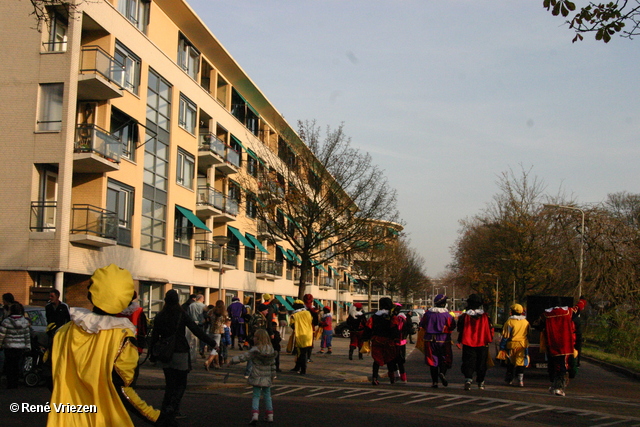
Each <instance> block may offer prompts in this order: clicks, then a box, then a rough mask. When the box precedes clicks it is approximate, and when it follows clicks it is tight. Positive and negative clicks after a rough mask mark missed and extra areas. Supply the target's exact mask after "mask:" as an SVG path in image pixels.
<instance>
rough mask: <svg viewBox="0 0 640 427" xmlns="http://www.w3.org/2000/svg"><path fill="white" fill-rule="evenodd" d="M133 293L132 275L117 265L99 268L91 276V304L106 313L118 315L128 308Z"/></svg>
mask: <svg viewBox="0 0 640 427" xmlns="http://www.w3.org/2000/svg"><path fill="white" fill-rule="evenodd" d="M133 292H134V289H133V278H132V277H131V273H129V271H128V270H125V269H124V268H120V267H118V266H117V265H115V264H109V265H108V266H107V267H102V268H99V269H97V270H96V271H95V272H94V273H93V276H91V285H89V293H90V294H91V302H92V303H93V305H95V306H96V307H98V308H99V309H100V310H102V311H104V312H105V313H109V314H118V313H120V312H121V311H122V310H124V309H125V308H127V307H128V306H129V303H131V299H132V298H133Z"/></svg>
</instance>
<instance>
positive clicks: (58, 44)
mask: <svg viewBox="0 0 640 427" xmlns="http://www.w3.org/2000/svg"><path fill="white" fill-rule="evenodd" d="M49 19H50V21H49V33H48V35H47V41H46V42H45V43H43V45H44V47H45V50H46V51H47V52H66V51H67V31H68V25H67V22H66V20H65V19H63V18H62V17H61V16H60V15H58V14H56V13H55V12H52V13H50V14H49Z"/></svg>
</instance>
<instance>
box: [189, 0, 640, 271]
mask: <svg viewBox="0 0 640 427" xmlns="http://www.w3.org/2000/svg"><path fill="white" fill-rule="evenodd" d="M187 1H188V3H189V5H190V6H191V7H192V8H193V9H194V10H195V12H196V13H197V14H198V15H199V16H200V18H201V19H202V20H203V22H204V23H205V24H206V25H207V26H208V27H209V29H210V30H211V31H212V33H213V34H214V35H215V36H216V38H217V39H218V40H219V41H220V42H221V43H222V45H223V46H224V47H225V48H226V49H227V50H228V51H229V52H230V54H231V55H232V56H233V58H234V59H235V60H236V61H237V62H238V64H239V65H240V66H241V67H242V68H243V69H244V70H245V72H246V73H247V74H248V75H249V77H250V78H251V79H252V81H253V82H254V83H255V84H256V85H257V86H258V87H259V88H260V90H261V91H262V92H263V93H264V94H265V96H266V97H267V98H268V99H269V100H270V102H271V103H272V105H274V106H275V108H276V109H277V110H278V111H280V113H282V114H283V115H284V117H285V118H286V119H287V121H288V122H289V123H290V124H291V125H292V126H293V127H296V122H297V121H298V120H316V121H317V123H318V124H319V125H321V126H322V127H325V126H327V125H328V126H330V127H332V128H335V127H337V126H339V125H340V124H341V123H344V126H345V127H344V131H345V133H346V134H347V135H348V136H350V137H351V139H352V144H353V145H354V146H355V147H357V148H359V149H360V150H362V151H366V152H369V153H370V154H371V155H372V157H373V160H374V162H375V163H376V164H377V165H378V166H380V167H381V168H382V169H383V170H384V171H385V175H386V177H387V178H388V180H389V183H390V184H391V186H393V187H394V188H395V189H396V190H397V192H398V208H399V210H400V215H401V217H402V219H403V221H404V223H405V232H406V233H407V235H408V237H409V239H410V240H411V243H410V245H411V247H413V248H414V249H415V250H416V251H417V253H418V254H419V255H421V256H422V257H423V258H424V260H425V264H424V265H425V272H426V274H427V275H429V276H431V277H438V276H439V275H440V274H442V273H444V272H445V271H446V267H447V265H448V264H449V263H451V261H452V256H451V248H452V246H453V245H454V244H455V242H456V239H457V238H458V233H459V231H460V223H459V221H460V220H462V219H465V218H470V217H472V216H474V215H477V214H480V213H481V212H482V211H483V209H485V208H486V207H487V205H488V204H489V203H490V202H491V201H492V198H493V196H494V195H495V194H497V193H498V192H499V189H498V187H497V185H496V183H497V181H498V179H499V176H500V175H501V174H502V173H503V172H507V171H509V170H513V171H514V172H516V174H519V173H520V171H521V170H523V169H524V170H529V169H531V175H532V176H533V177H535V178H537V179H538V180H539V181H542V182H543V183H544V185H545V186H546V193H547V194H550V195H556V194H558V193H559V192H562V193H564V194H567V195H570V196H571V197H572V198H573V199H575V200H577V201H578V202H579V203H585V204H586V203H598V202H601V201H603V200H604V199H605V198H606V196H607V194H610V193H616V192H620V191H627V192H630V193H640V190H639V189H638V183H639V182H640V162H639V160H640V156H639V154H640V145H639V144H638V137H639V136H640V96H639V95H640V85H639V83H640V73H639V72H638V70H640V67H639V61H640V56H639V55H638V54H637V53H638V49H640V40H637V41H636V40H628V39H624V38H619V37H617V36H614V38H613V39H612V41H611V42H609V43H608V44H604V43H602V42H596V41H595V40H594V39H593V36H591V35H586V36H585V41H582V42H578V43H571V40H572V39H573V32H572V31H570V30H569V29H568V27H567V26H566V25H563V22H564V19H562V18H561V17H553V16H552V15H551V14H550V13H549V12H547V11H546V10H545V9H544V8H543V7H542V0H535V1H533V0H526V1H525V0H517V1H513V0H486V1H485V0H447V1H442V0H439V1H436V0H395V1H391V0H388V1H378V0H367V1H361V0H340V1H338V0H326V1H320V0H318V1H309V0H293V1H288V0H261V1H258V0H215V1H212V0H187ZM576 3H577V4H578V5H580V3H581V2H579V1H578V2H576Z"/></svg>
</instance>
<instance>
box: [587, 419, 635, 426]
mask: <svg viewBox="0 0 640 427" xmlns="http://www.w3.org/2000/svg"><path fill="white" fill-rule="evenodd" d="M607 418H609V417H607ZM625 421H627V420H618V421H613V422H610V423H606V424H598V425H595V426H593V427H605V426H612V425H614V424H620V423H623V422H625Z"/></svg>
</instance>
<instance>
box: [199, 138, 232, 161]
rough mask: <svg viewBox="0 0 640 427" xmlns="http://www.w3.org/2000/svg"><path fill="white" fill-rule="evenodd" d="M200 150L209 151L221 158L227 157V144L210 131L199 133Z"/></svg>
mask: <svg viewBox="0 0 640 427" xmlns="http://www.w3.org/2000/svg"><path fill="white" fill-rule="evenodd" d="M198 150H200V151H211V152H213V153H215V154H217V155H218V156H220V157H221V158H222V159H224V160H226V159H227V145H226V144H225V143H224V141H222V140H221V139H219V138H218V137H217V136H215V135H214V134H212V133H203V134H200V146H199V147H198Z"/></svg>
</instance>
